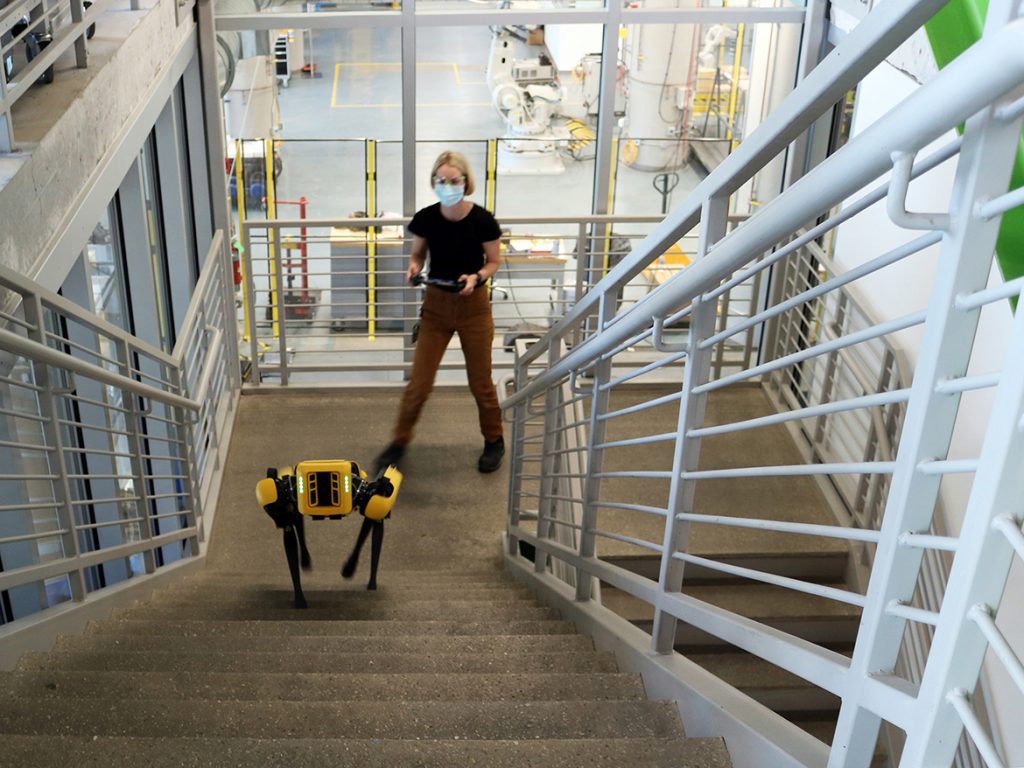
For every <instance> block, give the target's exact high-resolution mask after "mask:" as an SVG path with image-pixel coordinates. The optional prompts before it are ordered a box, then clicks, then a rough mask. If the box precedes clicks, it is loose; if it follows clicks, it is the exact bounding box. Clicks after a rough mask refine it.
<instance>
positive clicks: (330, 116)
mask: <svg viewBox="0 0 1024 768" xmlns="http://www.w3.org/2000/svg"><path fill="white" fill-rule="evenodd" d="M312 34H313V38H312V39H313V48H312V50H313V61H314V63H315V65H316V70H317V72H316V75H315V76H314V77H308V76H293V77H292V78H291V80H290V82H289V85H288V87H286V88H281V89H279V94H278V98H279V104H280V110H281V118H282V130H281V138H282V139H285V143H284V144H283V145H282V146H281V149H280V152H281V155H282V159H283V161H284V167H285V171H284V172H283V174H282V177H281V181H280V189H279V192H280V194H281V195H282V196H286V197H287V198H288V199H297V198H298V196H300V195H304V196H305V197H307V198H308V199H309V200H310V201H311V210H310V215H311V216H313V217H315V216H333V217H337V216H343V215H346V214H347V213H348V212H350V211H355V210H365V209H366V199H365V193H364V186H365V185H364V181H363V179H364V168H365V165H364V154H365V152H364V145H363V142H362V140H363V139H367V138H369V139H374V140H376V141H378V142H380V144H379V146H378V169H379V190H378V194H379V202H378V206H377V207H378V209H379V210H391V211H400V210H401V172H400V169H401V138H402V137H401V127H402V126H401V106H400V105H401V66H400V61H401V50H400V43H399V39H400V38H399V36H400V31H399V30H393V29H363V30H358V29H357V30H347V29H346V30H329V31H315V32H313V33H312ZM490 37H491V33H490V31H489V30H488V28H487V27H460V28H458V29H450V28H440V27H439V28H432V27H425V28H421V29H420V30H418V38H417V52H418V64H417V71H416V77H417V92H418V93H419V94H420V96H419V107H418V110H417V114H416V132H417V143H418V147H419V148H418V150H417V178H418V179H420V180H422V183H421V184H420V185H419V186H420V188H419V190H418V192H417V201H416V204H417V207H419V206H422V205H426V204H428V203H430V202H432V201H433V198H432V194H431V191H430V188H429V185H428V182H427V175H428V174H429V170H430V166H431V164H432V161H433V159H434V157H436V155H437V154H438V153H439V152H440V151H441V150H443V149H446V148H456V149H458V150H459V151H461V152H463V153H464V154H466V156H467V157H468V158H469V160H470V162H471V163H472V164H473V166H474V168H475V169H476V171H477V173H478V174H479V173H480V172H481V171H482V170H483V168H484V162H485V152H486V141H487V139H491V138H501V137H503V136H504V135H505V128H504V124H503V122H502V120H501V119H500V117H499V116H498V114H497V112H496V111H495V109H494V108H493V106H492V105H491V102H490V93H489V90H488V88H487V85H486V82H485V71H484V67H485V64H486V61H487V56H488V49H489V46H490ZM566 76H568V73H566ZM565 163H566V170H565V172H564V173H562V174H559V175H544V176H532V175H512V174H500V175H499V177H498V183H497V210H496V214H497V215H498V217H499V218H500V217H501V216H559V215H584V214H587V213H589V212H590V211H591V204H592V200H591V197H592V194H593V174H594V163H593V161H592V160H582V161H574V160H572V159H568V158H567V159H565ZM679 174H680V177H681V179H680V183H679V185H678V187H676V189H675V190H674V192H673V193H672V195H671V197H670V200H669V202H670V204H671V203H673V202H678V201H680V200H682V198H683V197H684V196H685V195H686V194H687V193H688V192H689V190H691V189H692V188H693V187H694V186H696V184H697V182H698V181H699V177H698V174H697V173H696V172H695V171H693V170H692V169H690V168H688V167H686V168H683V169H681V170H680V171H679ZM653 178H654V174H653V173H649V172H642V171H637V170H634V169H632V168H629V167H627V166H623V165H620V166H619V168H618V170H617V182H616V193H615V199H614V207H613V211H614V212H615V213H618V214H623V215H656V214H660V212H661V204H662V199H661V196H660V194H659V193H658V192H656V191H655V189H654V188H653V185H652V182H653ZM475 197H476V199H477V200H478V201H482V199H483V197H482V192H478V194H477V195H476V196H475Z"/></svg>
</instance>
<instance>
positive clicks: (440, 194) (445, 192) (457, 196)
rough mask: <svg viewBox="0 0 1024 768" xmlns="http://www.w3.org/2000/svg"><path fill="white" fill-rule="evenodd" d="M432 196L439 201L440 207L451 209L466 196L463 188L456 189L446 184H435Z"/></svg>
mask: <svg viewBox="0 0 1024 768" xmlns="http://www.w3.org/2000/svg"><path fill="white" fill-rule="evenodd" d="M434 194H435V195H437V199H438V200H440V201H441V205H443V206H446V207H449V208H450V207H451V206H453V205H455V204H456V203H457V202H459V201H460V200H461V199H462V198H463V196H464V195H465V194H466V188H465V187H456V186H451V185H448V184H435V185H434Z"/></svg>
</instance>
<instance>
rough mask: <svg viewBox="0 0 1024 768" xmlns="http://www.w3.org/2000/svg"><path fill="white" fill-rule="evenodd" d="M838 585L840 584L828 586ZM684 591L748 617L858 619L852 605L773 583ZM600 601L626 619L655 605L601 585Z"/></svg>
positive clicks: (648, 614)
mask: <svg viewBox="0 0 1024 768" xmlns="http://www.w3.org/2000/svg"><path fill="white" fill-rule="evenodd" d="M831 586H835V587H838V586H839V585H831ZM683 594H685V595H689V596H690V597H694V598H697V599H698V600H703V601H704V602H706V603H710V604H712V605H716V606H719V607H721V608H725V609H727V610H730V611H732V612H734V613H738V614H740V615H741V616H747V617H749V618H758V619H760V618H763V617H777V618H801V619H805V620H808V619H814V620H821V621H828V620H831V619H846V618H854V619H858V620H859V618H860V614H861V610H860V608H858V607H857V606H855V605H850V604H848V603H842V602H839V601H838V600H830V599H828V598H824V597H820V596H818V595H808V594H804V593H801V592H796V591H794V590H792V589H786V588H784V587H777V586H775V585H772V584H751V583H747V584H715V585H708V584H699V585H687V584H685V583H684V585H683ZM601 602H602V603H603V604H604V605H605V606H606V607H608V608H610V609H611V610H613V611H615V613H617V614H618V615H620V616H622V617H623V618H626V619H629V620H631V621H632V620H650V619H653V617H654V608H653V606H651V605H650V604H648V603H645V602H643V601H642V600H639V599H637V598H635V597H633V596H632V595H630V594H628V593H626V592H623V591H621V590H618V589H615V588H614V587H608V586H606V585H603V584H602V588H601Z"/></svg>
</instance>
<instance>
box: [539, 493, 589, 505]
mask: <svg viewBox="0 0 1024 768" xmlns="http://www.w3.org/2000/svg"><path fill="white" fill-rule="evenodd" d="M544 498H545V499H554V500H555V501H564V502H566V503H567V504H582V503H583V499H581V498H579V497H578V496H562V495H559V494H557V493H549V494H547V495H546V496H545V497H544Z"/></svg>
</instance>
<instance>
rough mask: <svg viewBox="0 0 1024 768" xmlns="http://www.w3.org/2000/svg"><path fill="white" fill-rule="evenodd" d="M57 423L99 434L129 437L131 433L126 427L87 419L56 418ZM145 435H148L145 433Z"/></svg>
mask: <svg viewBox="0 0 1024 768" xmlns="http://www.w3.org/2000/svg"><path fill="white" fill-rule="evenodd" d="M57 423H58V424H60V425H61V426H62V427H71V428H73V429H80V430H82V431H83V432H98V433H100V434H101V435H120V436H123V437H130V436H131V433H130V432H129V431H128V430H127V429H114V428H113V427H101V426H100V425H99V424H92V423H90V422H88V421H74V420H72V419H57ZM146 437H150V435H147V436H146Z"/></svg>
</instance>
